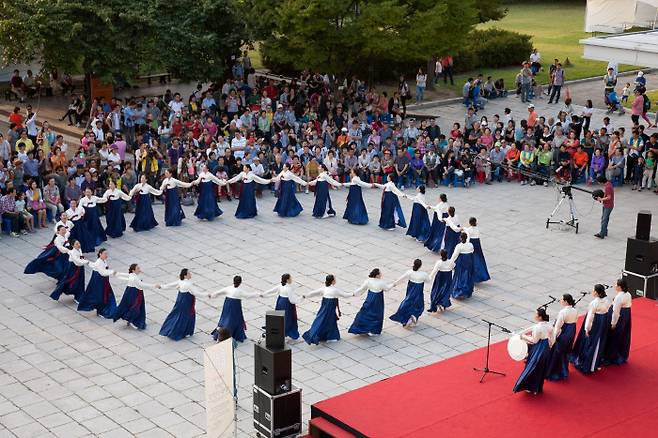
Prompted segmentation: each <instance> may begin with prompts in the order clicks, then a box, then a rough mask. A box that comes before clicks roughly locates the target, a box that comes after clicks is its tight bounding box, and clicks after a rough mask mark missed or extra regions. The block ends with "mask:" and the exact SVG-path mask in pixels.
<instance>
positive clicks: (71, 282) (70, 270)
mask: <svg viewBox="0 0 658 438" xmlns="http://www.w3.org/2000/svg"><path fill="white" fill-rule="evenodd" d="M84 292H85V267H84V266H77V265H76V264H75V263H73V262H69V265H68V267H67V268H66V272H65V273H64V275H63V276H62V277H60V278H59V280H57V286H55V290H54V291H53V292H52V293H51V294H50V298H52V299H53V300H59V297H60V296H61V295H62V294H64V295H73V298H74V299H75V300H76V301H80V297H81V296H82V294H83V293H84Z"/></svg>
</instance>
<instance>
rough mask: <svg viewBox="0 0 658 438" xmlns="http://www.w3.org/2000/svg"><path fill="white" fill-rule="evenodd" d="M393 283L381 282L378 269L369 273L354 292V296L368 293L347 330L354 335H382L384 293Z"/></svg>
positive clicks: (380, 274)
mask: <svg viewBox="0 0 658 438" xmlns="http://www.w3.org/2000/svg"><path fill="white" fill-rule="evenodd" d="M393 286H394V283H387V282H386V281H384V280H382V273H381V271H380V270H379V268H375V269H373V270H372V271H370V274H369V275H368V279H367V280H365V281H364V282H363V284H362V285H361V286H360V287H359V288H358V289H357V290H355V291H354V296H357V295H360V294H362V293H363V292H365V291H368V295H367V296H366V299H365V301H364V302H363V305H362V306H361V309H360V310H359V313H357V314H356V316H355V317H354V322H353V323H352V325H351V326H350V329H349V330H348V331H349V332H350V333H352V334H355V335H368V336H376V335H379V334H381V333H382V327H383V325H384V291H387V290H389V289H391V288H392V287H393Z"/></svg>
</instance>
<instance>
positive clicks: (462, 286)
mask: <svg viewBox="0 0 658 438" xmlns="http://www.w3.org/2000/svg"><path fill="white" fill-rule="evenodd" d="M473 254H474V253H468V254H465V253H461V254H459V257H457V261H456V262H455V271H454V275H453V277H452V291H451V292H450V294H451V295H452V297H453V298H460V299H461V298H470V297H471V296H472V295H473V287H474V286H475V283H474V282H473V258H474V255H473Z"/></svg>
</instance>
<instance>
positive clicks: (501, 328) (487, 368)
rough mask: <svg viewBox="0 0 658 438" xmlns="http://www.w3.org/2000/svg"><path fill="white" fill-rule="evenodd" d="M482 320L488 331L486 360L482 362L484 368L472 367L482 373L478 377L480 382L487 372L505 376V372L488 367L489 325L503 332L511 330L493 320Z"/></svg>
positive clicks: (482, 381)
mask: <svg viewBox="0 0 658 438" xmlns="http://www.w3.org/2000/svg"><path fill="white" fill-rule="evenodd" d="M482 321H484V322H486V323H487V324H489V333H488V334H487V358H486V361H485V363H484V368H473V371H479V372H481V373H482V377H481V378H480V383H484V378H485V377H486V376H487V374H496V375H499V376H503V377H504V376H505V373H501V372H498V371H494V370H492V369H490V368H489V351H490V347H491V327H492V326H495V327H497V328H499V329H500V330H501V331H502V332H504V333H512V332H511V331H509V329H507V328H505V327H503V326H502V325H498V324H496V323H494V322H491V321H487V320H486V319H483V320H482Z"/></svg>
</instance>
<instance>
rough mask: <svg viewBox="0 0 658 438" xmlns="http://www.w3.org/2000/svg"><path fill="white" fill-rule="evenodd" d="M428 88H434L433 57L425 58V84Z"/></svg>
mask: <svg viewBox="0 0 658 438" xmlns="http://www.w3.org/2000/svg"><path fill="white" fill-rule="evenodd" d="M426 88H427V89H428V90H433V89H434V59H432V58H430V59H428V60H427V86H426Z"/></svg>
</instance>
